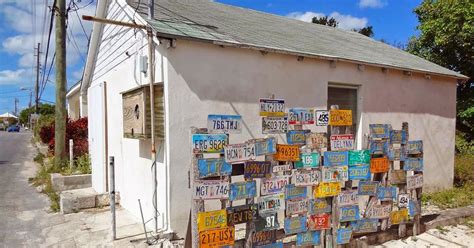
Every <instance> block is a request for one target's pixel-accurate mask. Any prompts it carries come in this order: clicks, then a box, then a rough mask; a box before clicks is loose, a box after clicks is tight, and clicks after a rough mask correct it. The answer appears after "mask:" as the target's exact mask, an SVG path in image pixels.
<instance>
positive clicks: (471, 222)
mask: <svg viewBox="0 0 474 248" xmlns="http://www.w3.org/2000/svg"><path fill="white" fill-rule="evenodd" d="M461 224H462V225H465V226H467V227H469V228H471V229H474V216H471V217H467V218H466V219H464V220H463V222H462V223H461Z"/></svg>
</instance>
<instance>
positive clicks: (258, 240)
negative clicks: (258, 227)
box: [251, 230, 277, 246]
mask: <svg viewBox="0 0 474 248" xmlns="http://www.w3.org/2000/svg"><path fill="white" fill-rule="evenodd" d="M276 232H277V230H270V231H261V232H254V233H252V235H251V237H252V245H254V246H260V245H266V244H271V243H274V242H275V241H276V239H277V238H276Z"/></svg>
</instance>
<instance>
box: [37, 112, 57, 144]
mask: <svg viewBox="0 0 474 248" xmlns="http://www.w3.org/2000/svg"><path fill="white" fill-rule="evenodd" d="M53 122H54V115H40V117H39V118H38V121H37V123H36V125H35V129H34V130H33V131H34V136H35V139H36V140H37V141H39V140H40V138H39V133H40V131H41V129H42V128H43V127H46V126H50V125H51V124H52V123H53Z"/></svg>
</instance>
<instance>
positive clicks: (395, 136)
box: [390, 130, 407, 144]
mask: <svg viewBox="0 0 474 248" xmlns="http://www.w3.org/2000/svg"><path fill="white" fill-rule="evenodd" d="M390 143H392V144H406V143H407V133H406V132H405V130H392V131H390Z"/></svg>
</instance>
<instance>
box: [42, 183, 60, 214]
mask: <svg viewBox="0 0 474 248" xmlns="http://www.w3.org/2000/svg"><path fill="white" fill-rule="evenodd" d="M43 193H45V194H46V195H47V196H48V197H49V201H50V202H51V206H50V208H51V210H52V211H53V212H58V211H59V208H60V207H59V195H58V193H56V191H54V189H53V186H52V184H51V180H48V182H47V183H46V187H45V188H44V190H43Z"/></svg>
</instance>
